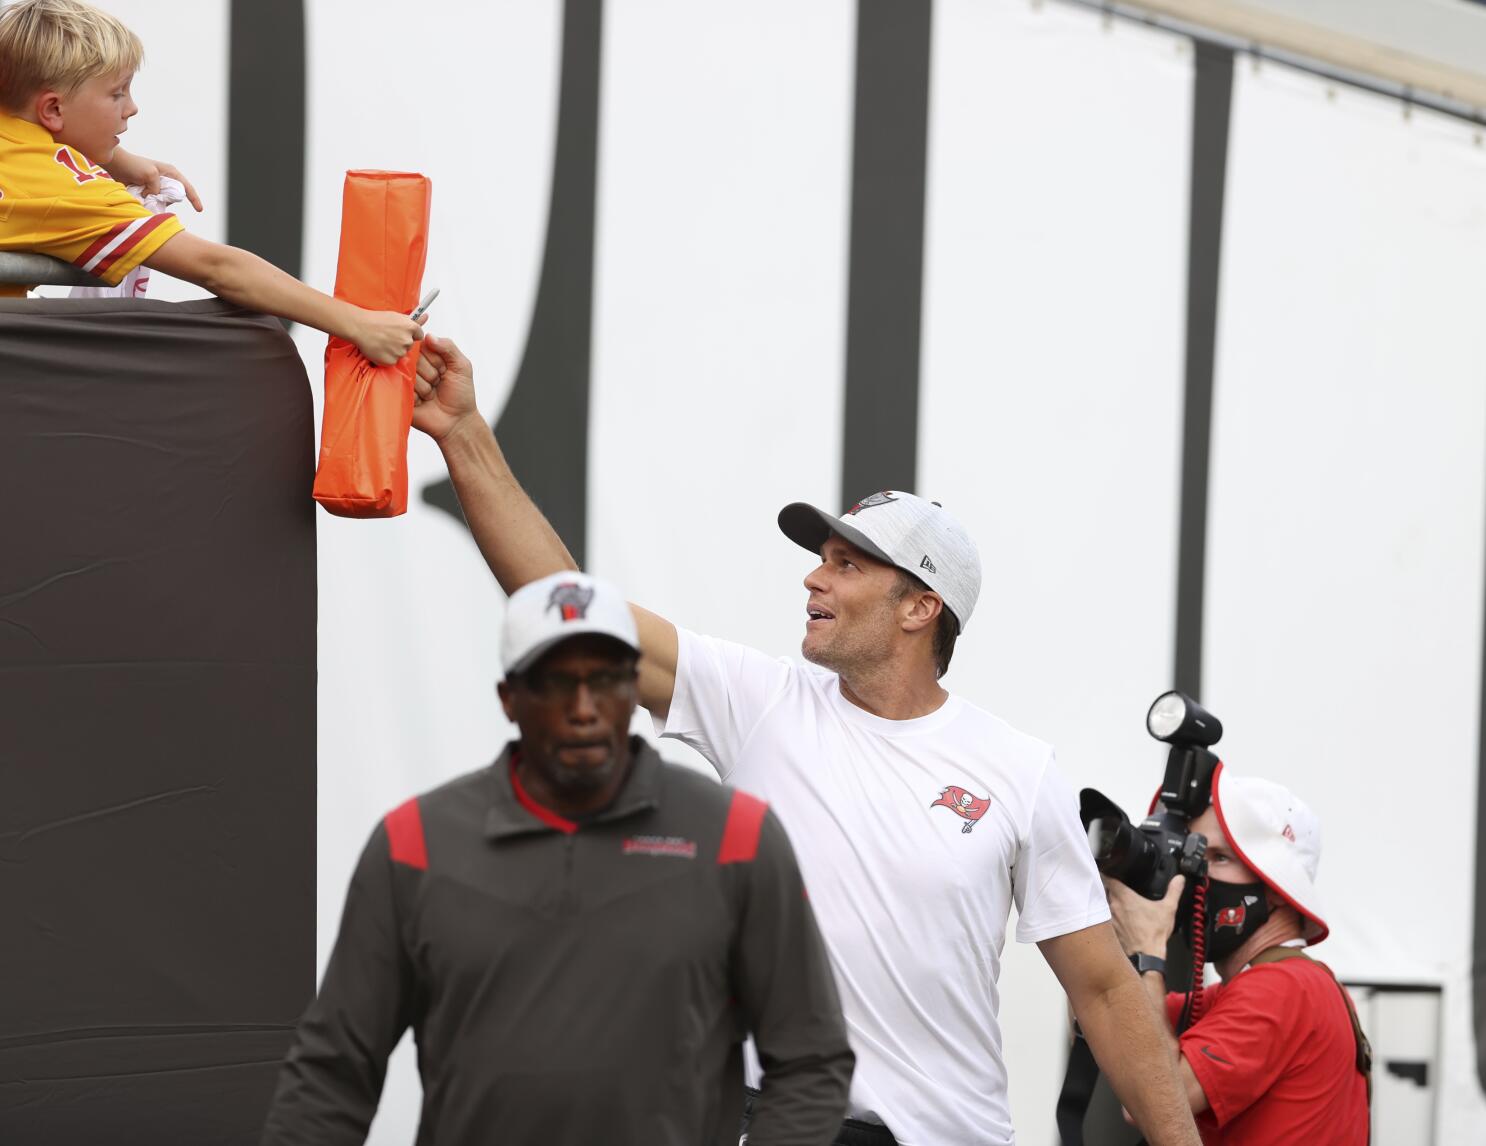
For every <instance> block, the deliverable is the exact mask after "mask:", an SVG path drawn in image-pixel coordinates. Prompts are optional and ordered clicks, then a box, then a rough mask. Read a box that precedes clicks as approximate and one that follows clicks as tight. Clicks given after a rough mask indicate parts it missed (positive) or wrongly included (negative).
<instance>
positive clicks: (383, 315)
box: [350, 310, 423, 366]
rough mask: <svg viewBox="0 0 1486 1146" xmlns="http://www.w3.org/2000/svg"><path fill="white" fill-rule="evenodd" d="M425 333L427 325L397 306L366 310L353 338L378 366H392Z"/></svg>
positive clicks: (358, 317)
mask: <svg viewBox="0 0 1486 1146" xmlns="http://www.w3.org/2000/svg"><path fill="white" fill-rule="evenodd" d="M422 337H423V327H421V326H419V325H418V323H416V322H414V321H413V320H412V319H411V318H409V317H408V316H407V315H405V314H398V313H397V311H395V310H363V311H361V312H360V313H359V314H357V316H356V321H355V326H354V328H353V332H352V335H351V338H350V341H352V342H354V343H355V344H356V349H357V350H359V351H361V353H362V354H364V355H366V356H367V357H368V358H370V359H371V360H372V361H373V362H375V363H376V364H377V365H378V366H391V365H392V364H393V363H394V362H396V361H398V360H399V359H400V358H402V356H403V355H404V354H406V353H407V352H408V351H409V350H411V349H413V343H415V342H417V341H418V339H420V338H422Z"/></svg>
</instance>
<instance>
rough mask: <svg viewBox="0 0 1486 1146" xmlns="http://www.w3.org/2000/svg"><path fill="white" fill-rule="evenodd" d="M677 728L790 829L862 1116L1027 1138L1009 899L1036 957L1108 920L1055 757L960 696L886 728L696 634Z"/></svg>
mask: <svg viewBox="0 0 1486 1146" xmlns="http://www.w3.org/2000/svg"><path fill="white" fill-rule="evenodd" d="M661 732H662V734H663V735H665V736H673V737H676V738H677V739H679V740H682V741H684V742H686V743H687V744H690V745H691V746H692V747H694V748H696V749H697V750H698V751H699V752H701V753H702V755H703V756H705V757H707V759H708V760H710V761H711V762H712V764H713V765H714V766H715V767H716V768H717V770H718V773H719V774H720V775H721V776H722V778H723V779H724V780H726V781H727V782H728V783H730V784H733V785H735V786H737V787H739V788H741V789H743V790H744V791H747V792H751V793H753V794H754V795H757V796H759V797H760V798H762V799H764V800H767V801H768V802H769V804H770V806H771V807H772V808H773V809H774V813H775V815H777V816H778V817H779V819H780V820H781V821H782V822H783V824H784V827H785V829H786V830H787V831H788V833H789V837H790V842H791V843H792V844H793V845H794V849H795V854H796V856H797V857H798V859H799V864H800V870H801V872H802V873H803V874H804V877H805V884H806V887H807V889H808V892H809V895H810V903H811V906H812V907H814V909H815V915H816V919H817V920H818V921H819V923H820V929H821V933H822V934H823V935H824V937H825V941H826V945H827V947H828V948H829V949H830V953H831V962H832V965H833V967H834V969H835V972H836V982H837V986H838V987H839V989H840V992H841V1003H842V1007H843V1009H844V1010H845V1012H846V1021H847V1025H848V1030H849V1033H850V1038H851V1045H852V1049H853V1050H854V1051H855V1052H856V1056H857V1063H856V1073H855V1075H854V1076H853V1078H852V1083H851V1107H850V1112H849V1113H850V1114H851V1116H852V1117H855V1118H868V1119H872V1120H875V1121H881V1122H884V1123H886V1125H887V1127H888V1129H890V1130H891V1131H892V1132H893V1135H894V1136H895V1137H896V1138H897V1140H898V1141H899V1143H901V1144H903V1146H951V1144H960V1143H963V1144H965V1146H970V1144H972V1143H973V1144H974V1146H993V1144H1010V1143H1011V1142H1013V1140H1014V1137H1013V1133H1012V1127H1011V1111H1010V1108H1009V1106H1008V1105H1007V1098H1006V1067H1005V1064H1004V1062H1003V1059H1002V1053H1001V1030H1000V1027H999V1025H998V1023H997V1021H996V1016H997V1012H998V1010H999V1006H1000V993H999V991H998V989H997V986H996V979H997V976H998V975H999V973H1000V969H1001V948H1002V946H1003V944H1004V943H1005V939H1006V924H1007V918H1008V915H1009V913H1010V910H1011V905H1012V903H1013V901H1014V902H1015V903H1016V906H1017V912H1018V919H1017V929H1016V937H1017V939H1018V940H1019V941H1020V942H1023V943H1034V942H1037V941H1039V940H1043V939H1050V938H1052V937H1053V936H1057V935H1065V934H1067V933H1069V932H1071V931H1078V930H1080V929H1082V928H1085V927H1089V926H1092V925H1093V924H1096V923H1102V922H1104V921H1105V920H1107V919H1108V918H1109V906H1108V904H1107V903H1106V901H1105V896H1104V890H1103V887H1102V886H1101V884H1100V882H1099V876H1098V873H1097V871H1096V870H1095V868H1094V862H1093V859H1092V857H1091V856H1090V853H1089V844H1088V837H1087V835H1086V834H1085V832H1084V830H1083V828H1082V826H1081V825H1080V823H1079V818H1078V809H1077V805H1076V803H1075V801H1074V798H1073V795H1072V792H1071V791H1070V790H1069V788H1068V787H1067V786H1066V785H1065V784H1064V782H1063V780H1062V779H1061V778H1060V777H1059V775H1058V773H1057V771H1056V769H1055V767H1054V765H1053V751H1052V749H1051V748H1050V747H1049V746H1048V745H1046V744H1044V743H1042V742H1041V741H1039V740H1034V739H1033V738H1032V737H1030V736H1025V735H1023V734H1022V733H1020V732H1017V731H1016V730H1015V729H1013V728H1012V727H1011V726H1010V725H1008V724H1006V722H1005V721H1002V720H1000V719H998V718H997V717H994V716H992V715H991V714H990V713H988V712H985V711H983V710H982V709H979V708H977V707H975V706H974V705H973V704H970V703H968V702H966V701H964V700H962V699H961V698H959V697H957V696H950V697H949V699H948V700H946V701H945V703H944V704H943V705H942V706H941V707H940V708H939V709H938V711H936V712H933V713H930V714H929V715H928V716H924V717H920V718H918V719H916V720H884V719H883V718H881V717H878V716H873V715H872V714H871V713H869V712H866V711H864V710H862V709H861V708H858V707H857V706H856V705H854V704H852V703H851V702H850V701H849V700H847V699H846V698H845V697H844V696H842V695H841V689H840V684H839V681H838V678H837V676H836V674H835V673H832V672H828V671H826V670H824V669H821V668H817V667H815V666H813V665H807V664H800V663H796V662H791V661H788V660H776V659H774V658H772V657H769V656H766V655H765V654H763V653H760V652H757V651H755V650H753V649H750V648H747V647H746V646H743V645H736V644H732V643H730V642H727V641H720V640H716V639H714V638H711V637H702V636H698V635H696V634H695V633H689V632H685V631H681V632H680V661H679V663H678V667H677V673H676V690H675V695H674V696H673V698H672V700H671V708H670V713H669V715H668V716H667V719H666V722H665V726H664V727H663V728H662V729H661ZM1049 1021H1053V1020H1052V1019H1050V1020H1049Z"/></svg>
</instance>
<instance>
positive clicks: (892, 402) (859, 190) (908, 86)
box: [841, 0, 933, 504]
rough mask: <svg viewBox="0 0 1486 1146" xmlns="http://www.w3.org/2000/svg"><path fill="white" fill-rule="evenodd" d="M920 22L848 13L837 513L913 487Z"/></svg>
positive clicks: (906, 13) (881, 12)
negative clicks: (850, 51) (851, 76)
mask: <svg viewBox="0 0 1486 1146" xmlns="http://www.w3.org/2000/svg"><path fill="white" fill-rule="evenodd" d="M932 14H933V5H932V4H931V3H929V2H928V0H859V3H858V4H857V61H856V116H855V125H854V132H855V135H854V140H853V145H852V172H851V256H850V258H851V270H850V276H849V286H848V290H849V297H848V304H847V319H846V418H845V440H844V443H843V450H842V459H841V497H842V501H843V502H844V503H845V504H851V503H852V502H853V501H855V500H857V499H858V498H860V497H863V496H864V495H866V494H868V493H872V492H873V491H875V490H880V489H904V490H912V489H913V488H914V487H915V485H916V483H917V472H918V389H919V337H920V327H921V319H922V312H923V269H924V189H925V184H926V182H927V164H928V136H929V40H930V29H931V25H932Z"/></svg>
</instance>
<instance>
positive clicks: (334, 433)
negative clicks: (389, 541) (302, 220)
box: [314, 171, 433, 517]
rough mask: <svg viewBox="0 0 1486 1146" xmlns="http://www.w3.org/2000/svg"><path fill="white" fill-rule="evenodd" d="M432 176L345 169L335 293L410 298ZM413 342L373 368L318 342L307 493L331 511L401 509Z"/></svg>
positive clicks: (353, 353)
mask: <svg viewBox="0 0 1486 1146" xmlns="http://www.w3.org/2000/svg"><path fill="white" fill-rule="evenodd" d="M432 197H433V184H432V183H431V182H430V181H429V179H428V177H427V176H425V175H415V174H412V173H410V172H403V171H348V172H346V187H345V194H344V197H343V199H342V203H341V249H340V261H339V263H338V264H337V266H336V272H335V297H336V298H339V299H344V300H345V301H347V302H352V303H355V304H356V305H357V306H362V307H366V308H367V309H369V310H397V311H401V312H402V313H404V314H407V313H409V312H410V311H412V310H413V308H414V307H416V306H417V305H418V290H419V288H420V286H421V285H422V282H423V264H424V262H425V261H426V259H427V256H428V211H429V203H430V200H431V199H432ZM418 345H419V344H415V345H414V346H413V349H412V350H410V351H409V352H408V353H407V354H406V355H404V356H403V357H402V359H400V360H399V361H398V362H396V363H394V364H393V365H391V366H377V365H374V364H373V363H371V362H369V361H368V360H367V359H366V358H364V357H363V356H362V354H361V352H360V351H359V350H357V349H356V347H355V346H354V345H352V344H351V343H349V342H346V341H345V340H343V339H340V338H335V337H332V338H331V339H330V344H329V345H328V346H326V348H325V415H324V417H323V419H322V420H321V423H320V466H319V469H317V470H316V472H315V490H314V493H315V500H316V501H318V502H319V503H320V504H321V505H323V506H324V507H325V508H326V509H327V510H329V511H330V512H331V513H334V514H337V515H338V516H340V517H396V516H397V515H398V514H401V513H406V512H407V509H408V431H409V429H410V428H411V426H412V424H413V378H414V375H415V373H416V369H417V363H418Z"/></svg>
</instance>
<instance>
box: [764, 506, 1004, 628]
mask: <svg viewBox="0 0 1486 1146" xmlns="http://www.w3.org/2000/svg"><path fill="white" fill-rule="evenodd" d="M779 528H780V529H781V530H783V531H784V535H785V536H786V537H788V538H789V539H790V540H791V541H793V542H794V543H795V544H796V545H799V546H800V547H802V548H804V549H808V550H810V552H812V553H816V554H819V553H820V547H821V546H822V545H824V544H825V542H826V538H828V537H829V536H830V535H831V534H833V533H834V534H837V535H838V536H840V537H843V538H845V539H846V540H847V541H849V542H851V544H853V545H855V546H856V547H857V548H858V549H860V550H862V551H863V552H864V553H868V554H870V555H871V556H873V557H875V558H877V560H879V561H883V562H886V563H887V564H888V565H893V566H896V567H897V568H899V569H902V570H903V571H904V572H906V573H912V574H913V575H914V576H915V577H917V578H918V579H919V580H920V581H922V582H923V583H924V584H925V585H927V586H928V587H929V588H930V589H932V590H934V592H936V593H938V594H939V596H940V597H941V598H942V599H943V601H944V607H945V608H946V609H948V610H949V611H950V612H951V613H952V614H953V615H954V618H955V620H956V621H957V622H959V625H960V631H961V632H964V631H965V626H966V625H968V624H969V623H970V614H971V613H973V612H974V611H975V599H976V598H977V597H978V596H980V553H979V551H978V550H977V549H976V548H975V542H974V541H972V540H970V534H969V533H967V532H965V527H964V526H963V525H961V524H960V523H959V522H958V521H957V520H955V517H954V515H953V514H951V513H950V512H949V511H948V510H947V509H945V508H944V507H943V506H942V505H940V504H939V503H938V502H937V501H927V500H925V499H924V498H921V497H918V496H917V495H916V494H911V493H904V492H902V491H901V490H895V489H885V490H882V491H881V492H879V493H874V494H873V495H872V496H871V497H864V498H862V500H861V501H859V502H857V503H856V504H855V505H854V506H852V507H851V508H850V509H848V510H847V511H846V512H845V513H843V514H842V515H841V516H840V517H836V516H834V515H833V514H829V513H827V512H826V511H825V510H823V509H817V508H816V507H815V506H813V505H807V504H806V503H805V502H803V501H796V502H791V503H790V504H789V505H787V506H785V507H784V508H783V509H781V510H780V511H779Z"/></svg>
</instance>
